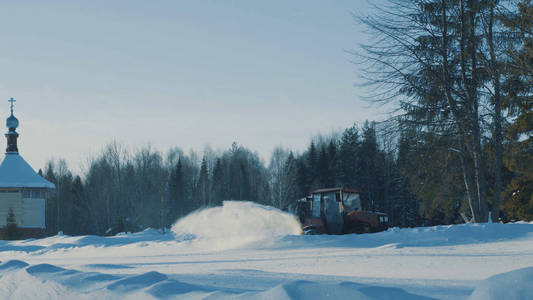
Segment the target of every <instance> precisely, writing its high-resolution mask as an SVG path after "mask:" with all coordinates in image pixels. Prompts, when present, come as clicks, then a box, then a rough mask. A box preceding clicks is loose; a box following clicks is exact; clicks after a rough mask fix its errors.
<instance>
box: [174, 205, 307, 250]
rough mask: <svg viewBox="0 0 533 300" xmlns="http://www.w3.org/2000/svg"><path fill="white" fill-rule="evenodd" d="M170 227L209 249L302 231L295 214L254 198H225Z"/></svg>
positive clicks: (218, 248)
mask: <svg viewBox="0 0 533 300" xmlns="http://www.w3.org/2000/svg"><path fill="white" fill-rule="evenodd" d="M172 231H173V232H174V233H175V234H176V236H178V239H179V238H184V237H186V238H185V239H191V238H194V240H195V243H196V244H202V245H204V246H207V247H208V248H209V249H210V250H214V251H216V250H225V249H231V248H236V247H240V246H244V245H247V244H250V243H253V242H258V241H273V240H276V239H279V238H281V237H284V236H287V235H299V234H301V226H300V223H299V222H298V220H297V219H296V217H294V216H293V215H292V214H289V213H287V212H283V211H281V210H279V209H276V208H274V207H270V206H264V205H260V204H257V203H253V202H243V201H224V203H223V206H217V207H212V208H206V209H203V210H200V211H197V212H193V213H191V214H189V215H187V216H185V217H184V218H182V219H179V220H178V221H177V222H176V224H174V226H172Z"/></svg>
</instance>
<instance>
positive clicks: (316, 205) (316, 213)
mask: <svg viewBox="0 0 533 300" xmlns="http://www.w3.org/2000/svg"><path fill="white" fill-rule="evenodd" d="M312 215H313V217H315V218H320V194H315V195H313V211H312Z"/></svg>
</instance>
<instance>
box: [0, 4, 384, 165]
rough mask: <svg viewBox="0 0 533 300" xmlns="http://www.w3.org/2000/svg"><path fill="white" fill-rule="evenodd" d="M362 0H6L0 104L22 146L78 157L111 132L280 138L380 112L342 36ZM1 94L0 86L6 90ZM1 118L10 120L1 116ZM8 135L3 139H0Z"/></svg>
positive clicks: (182, 143) (257, 146)
mask: <svg viewBox="0 0 533 300" xmlns="http://www.w3.org/2000/svg"><path fill="white" fill-rule="evenodd" d="M364 9H368V8H367V3H366V1H362V0H361V1H357V0H356V1H354V0H352V1H343V0H338V1H319V0H298V1H281V0H280V1H246V0H241V1H192V0H191V1H2V3H1V4H0V40H1V41H2V46H1V47H0V67H1V72H0V101H5V103H4V104H1V102H0V115H2V116H4V117H7V116H8V115H9V103H8V102H7V100H8V99H9V97H15V98H16V99H17V102H16V106H15V115H16V116H17V117H18V118H19V120H20V122H21V125H20V127H19V130H18V131H19V133H20V134H21V136H20V138H19V148H20V153H21V154H22V155H23V156H24V157H25V158H26V160H27V161H28V162H30V164H32V166H33V167H34V168H35V169H38V168H40V167H43V166H44V164H45V161H46V160H48V159H50V158H52V157H55V158H65V159H67V162H68V163H69V166H70V167H72V168H73V169H76V168H78V166H79V164H80V163H81V162H83V161H84V160H85V159H86V157H88V156H91V155H94V154H95V153H97V152H98V151H99V149H101V148H102V147H103V146H104V145H105V144H106V143H108V142H110V141H112V140H117V141H118V142H121V143H123V144H125V145H127V146H129V147H131V148H132V149H134V148H136V147H139V146H142V145H146V144H148V143H150V144H152V145H153V146H154V147H155V148H156V149H158V150H161V151H166V150H168V149H169V148H170V147H173V146H179V147H180V148H182V149H184V150H186V151H187V150H189V149H195V150H197V151H199V152H201V151H202V149H203V148H204V146H205V145H207V144H209V145H211V146H212V147H213V148H215V149H216V148H222V149H225V148H229V147H230V146H231V143H232V141H237V142H238V143H239V144H241V145H244V146H246V147H248V148H250V149H252V150H255V151H257V152H258V153H259V154H260V156H261V157H262V158H263V159H265V160H266V161H267V162H268V159H269V156H270V153H271V151H272V150H273V148H274V147H275V146H277V145H283V146H285V147H289V148H292V149H293V150H295V151H301V150H303V149H305V147H306V146H307V144H308V142H309V140H310V138H311V137H312V136H314V135H315V134H317V133H319V132H321V133H324V134H327V133H329V132H331V131H332V130H338V129H342V128H345V127H348V126H350V125H351V124H353V122H355V121H357V122H362V121H364V120H365V119H382V118H383V115H380V114H378V113H377V112H375V111H376V110H375V109H374V108H373V109H369V108H368V104H367V103H365V102H364V101H362V100H361V96H362V90H361V89H360V88H357V87H354V86H353V85H354V83H356V82H357V81H358V75H357V66H354V65H353V64H351V63H350V62H349V60H350V59H351V57H350V55H349V54H347V53H346V52H345V50H350V49H354V48H356V45H357V43H358V42H359V41H360V39H362V38H363V37H362V34H361V31H362V29H361V28H359V27H358V25H357V24H355V22H354V20H353V19H352V17H351V15H350V12H356V13H358V12H362V10H364ZM2 99H4V100H2ZM5 130H6V129H5ZM3 144H4V145H5V141H4V142H3Z"/></svg>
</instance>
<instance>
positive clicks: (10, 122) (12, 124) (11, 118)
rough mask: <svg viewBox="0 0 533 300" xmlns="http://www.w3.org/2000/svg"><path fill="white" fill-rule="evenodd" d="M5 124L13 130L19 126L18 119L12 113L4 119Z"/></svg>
mask: <svg viewBox="0 0 533 300" xmlns="http://www.w3.org/2000/svg"><path fill="white" fill-rule="evenodd" d="M6 126H7V128H9V130H15V129H17V127H18V126H19V120H18V119H17V118H16V117H15V116H14V115H13V114H11V116H9V118H7V120H6Z"/></svg>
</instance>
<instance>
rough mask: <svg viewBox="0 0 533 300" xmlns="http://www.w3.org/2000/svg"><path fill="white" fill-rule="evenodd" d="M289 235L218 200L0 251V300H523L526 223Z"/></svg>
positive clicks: (530, 245)
mask: <svg viewBox="0 0 533 300" xmlns="http://www.w3.org/2000/svg"><path fill="white" fill-rule="evenodd" d="M299 233H300V228H299V224H298V222H297V221H296V220H295V219H294V218H293V217H292V216H290V215H288V214H286V213H282V212H280V211H278V210H275V209H272V208H266V207H263V206H260V205H257V204H252V203H247V202H225V204H224V207H217V208H211V209H206V210H203V211H200V212H197V213H195V214H193V215H190V216H188V217H186V218H184V219H182V220H180V221H179V222H178V223H177V224H175V225H174V227H173V229H172V232H168V233H165V234H162V233H160V232H158V231H156V230H146V231H144V232H140V233H135V234H119V235H117V236H114V237H98V236H79V237H69V236H54V237H49V238H46V239H40V240H25V241H13V242H7V241H0V298H2V299H124V298H126V299H172V298H174V299H183V298H186V299H504V298H505V299H506V300H511V299H533V223H524V222H522V223H515V224H483V225H472V224H468V225H455V226H437V227H426V228H414V229H397V228H393V229H389V230H388V231H386V232H382V233H375V234H363V235H344V236H302V235H299Z"/></svg>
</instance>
